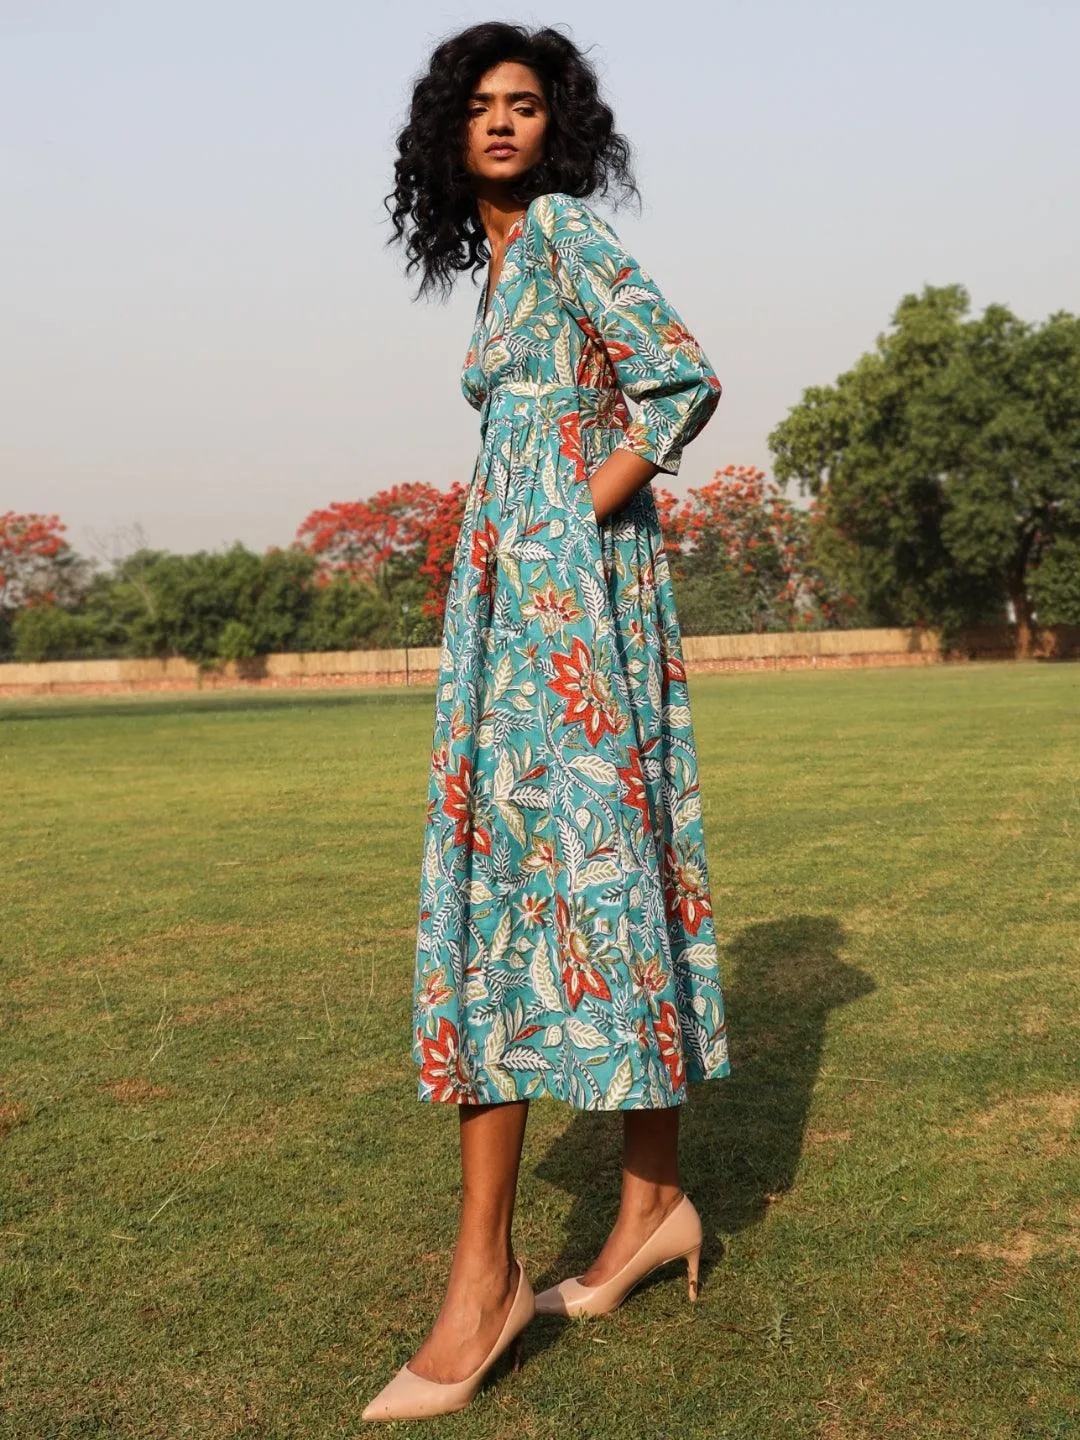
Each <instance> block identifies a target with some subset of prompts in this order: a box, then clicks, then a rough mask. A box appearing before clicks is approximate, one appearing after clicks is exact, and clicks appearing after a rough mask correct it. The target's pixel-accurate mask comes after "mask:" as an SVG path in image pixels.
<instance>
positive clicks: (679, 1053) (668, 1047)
mask: <svg viewBox="0 0 1080 1440" xmlns="http://www.w3.org/2000/svg"><path fill="white" fill-rule="evenodd" d="M653 1030H654V1031H655V1033H656V1043H657V1045H659V1047H660V1059H661V1060H662V1061H663V1062H664V1065H665V1066H666V1067H667V1072H668V1075H669V1076H670V1077H671V1088H672V1090H681V1089H682V1087H683V1085H684V1084H685V1083H686V1067H685V1065H684V1064H683V1048H682V1032H681V1031H680V1029H679V1016H678V1013H677V1011H676V1009H675V1006H674V1005H672V1004H671V1002H670V1001H668V1000H665V1001H664V1003H663V1004H662V1005H661V1006H660V1018H659V1019H658V1020H654V1021H653Z"/></svg>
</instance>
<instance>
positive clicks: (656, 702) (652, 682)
mask: <svg viewBox="0 0 1080 1440" xmlns="http://www.w3.org/2000/svg"><path fill="white" fill-rule="evenodd" d="M646 689H647V690H648V692H649V704H650V705H651V706H652V708H653V710H654V711H656V710H659V709H660V701H661V699H662V698H663V696H662V694H661V691H660V676H659V674H658V673H657V668H656V666H655V665H650V666H649V678H648V680H647V681H646Z"/></svg>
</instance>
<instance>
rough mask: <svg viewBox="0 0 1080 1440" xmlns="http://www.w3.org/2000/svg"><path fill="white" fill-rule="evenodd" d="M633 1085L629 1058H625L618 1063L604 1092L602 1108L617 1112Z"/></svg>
mask: <svg viewBox="0 0 1080 1440" xmlns="http://www.w3.org/2000/svg"><path fill="white" fill-rule="evenodd" d="M633 1083H634V1072H633V1070H631V1068H630V1057H629V1056H626V1057H625V1058H624V1059H623V1060H620V1061H619V1064H618V1066H617V1067H616V1070H615V1074H614V1075H612V1077H611V1083H610V1084H609V1085H608V1088H607V1090H606V1091H605V1092H604V1108H605V1109H606V1110H617V1109H618V1108H619V1106H620V1105H621V1104H622V1103H623V1101H624V1100H625V1099H626V1097H627V1096H628V1095H629V1094H630V1090H631V1087H632V1086H633Z"/></svg>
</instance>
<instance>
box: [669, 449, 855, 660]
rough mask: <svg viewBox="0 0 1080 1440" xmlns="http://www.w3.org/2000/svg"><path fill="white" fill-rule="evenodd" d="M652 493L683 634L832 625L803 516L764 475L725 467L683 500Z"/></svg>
mask: <svg viewBox="0 0 1080 1440" xmlns="http://www.w3.org/2000/svg"><path fill="white" fill-rule="evenodd" d="M654 495H655V498H656V502H657V508H658V510H659V512H660V523H661V526H662V528H663V531H664V544H665V549H666V550H667V553H668V555H669V557H670V560H671V568H672V577H673V579H674V582H675V586H676V593H677V600H678V606H679V617H680V622H681V625H682V628H683V630H684V631H685V632H686V633H687V634H691V635H693V634H699V635H700V634H739V633H745V632H747V631H754V630H756V631H762V630H788V629H793V628H796V627H801V628H807V627H809V626H811V625H819V626H821V625H826V624H831V623H834V622H835V619H836V615H837V612H838V610H839V609H841V608H842V607H841V606H840V605H839V604H838V603H834V602H833V600H832V599H831V597H830V595H829V594H828V593H827V590H826V587H825V585H824V582H823V581H822V579H821V577H820V576H818V575H817V574H816V573H815V572H814V571H813V569H812V567H811V566H810V565H809V563H808V537H809V521H808V518H807V516H806V514H805V513H804V512H802V511H800V510H798V509H796V507H795V506H794V505H792V504H791V502H790V501H789V500H788V499H787V498H786V496H784V495H783V494H782V493H781V490H780V487H779V486H778V485H777V484H775V482H773V481H769V480H766V477H765V472H764V470H758V469H756V468H755V467H754V466H752V465H728V466H727V467H726V468H725V469H723V470H718V471H717V472H716V474H715V476H714V477H713V479H712V480H711V481H710V483H709V484H707V485H703V486H702V487H701V488H700V489H691V490H690V491H689V492H688V494H687V496H686V498H685V499H684V500H682V501H679V500H677V499H676V497H675V496H674V495H672V494H671V492H670V491H668V490H665V489H663V488H661V487H655V488H654Z"/></svg>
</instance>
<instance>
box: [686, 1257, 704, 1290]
mask: <svg viewBox="0 0 1080 1440" xmlns="http://www.w3.org/2000/svg"><path fill="white" fill-rule="evenodd" d="M700 1265H701V1246H700V1245H699V1246H698V1247H697V1249H696V1250H691V1251H690V1253H689V1255H687V1257H686V1288H687V1290H688V1291H689V1294H690V1299H691V1301H694V1300H696V1299H697V1297H698V1269H699V1267H700Z"/></svg>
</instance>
